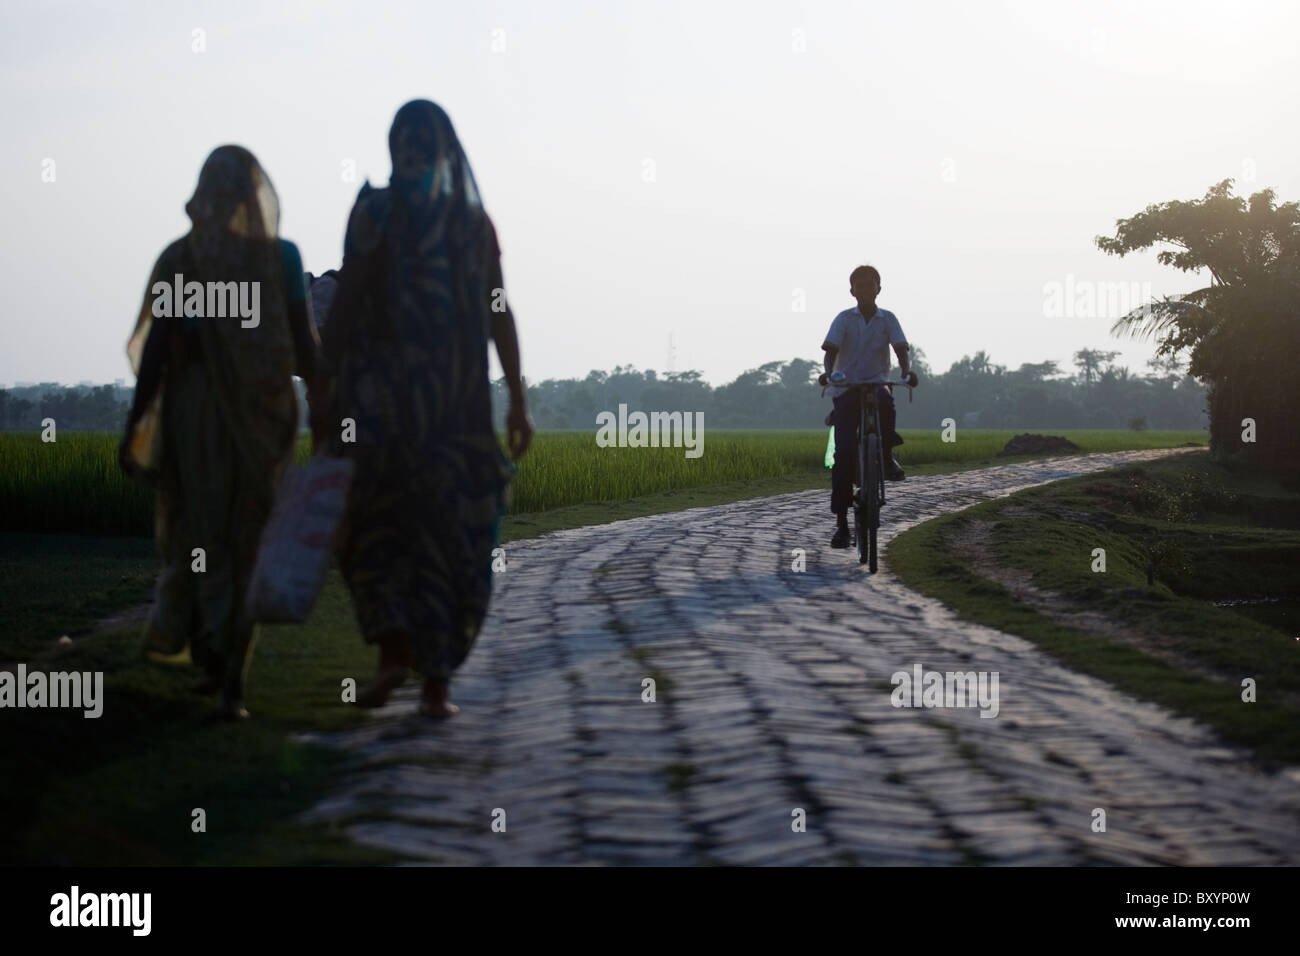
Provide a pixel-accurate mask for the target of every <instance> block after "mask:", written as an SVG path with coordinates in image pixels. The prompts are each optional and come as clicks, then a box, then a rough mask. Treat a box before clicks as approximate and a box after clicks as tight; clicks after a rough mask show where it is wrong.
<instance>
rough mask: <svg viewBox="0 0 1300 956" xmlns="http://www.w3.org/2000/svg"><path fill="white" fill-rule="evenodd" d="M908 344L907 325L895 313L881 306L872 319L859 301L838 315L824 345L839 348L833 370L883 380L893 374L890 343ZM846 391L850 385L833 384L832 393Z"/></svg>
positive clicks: (852, 377) (862, 378)
mask: <svg viewBox="0 0 1300 956" xmlns="http://www.w3.org/2000/svg"><path fill="white" fill-rule="evenodd" d="M906 344H907V339H906V337H904V335H903V328H902V326H900V325H899V324H898V317H897V316H895V315H894V313H892V312H890V311H889V310H888V309H881V308H877V309H876V313H875V315H873V316H872V317H871V320H870V321H869V322H868V321H864V320H863V318H862V313H861V311H859V309H858V307H857V306H856V305H855V306H854V307H853V308H851V309H845V310H844V311H843V312H841V313H840V314H839V315H837V316H835V320H834V321H833V322H831V327H830V331H828V332H827V333H826V341H825V342H824V343H823V347H824V346H826V345H830V346H834V347H835V348H837V349H839V351H838V352H837V353H836V354H835V367H834V368H832V369H831V371H832V372H843V373H844V374H845V375H847V376H848V377H849V380H850V381H856V382H864V381H865V382H869V381H873V380H878V381H882V382H883V381H885V380H887V379H888V378H889V347H890V346H891V345H906ZM846 391H848V389H846V388H833V389H831V396H832V397H833V398H839V397H840V396H841V395H842V394H844V393H845V392H846Z"/></svg>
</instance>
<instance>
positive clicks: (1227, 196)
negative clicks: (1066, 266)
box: [1096, 179, 1300, 471]
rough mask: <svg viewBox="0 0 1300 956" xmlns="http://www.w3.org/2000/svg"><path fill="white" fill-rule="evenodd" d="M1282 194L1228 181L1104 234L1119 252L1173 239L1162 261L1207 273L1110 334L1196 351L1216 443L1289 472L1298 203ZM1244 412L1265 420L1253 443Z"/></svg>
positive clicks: (1299, 269)
mask: <svg viewBox="0 0 1300 956" xmlns="http://www.w3.org/2000/svg"><path fill="white" fill-rule="evenodd" d="M1274 200H1275V197H1274V193H1273V190H1271V189H1264V190H1261V191H1260V192H1257V193H1255V194H1254V195H1252V196H1251V197H1250V199H1249V201H1247V200H1245V199H1243V198H1241V197H1239V196H1233V195H1232V180H1231V179H1225V180H1223V181H1222V182H1220V183H1218V184H1216V185H1214V186H1212V187H1211V188H1210V189H1209V190H1208V191H1207V192H1206V194H1205V196H1204V198H1202V199H1200V200H1193V201H1190V202H1182V201H1174V202H1165V203H1160V204H1158V205H1152V206H1147V208H1146V209H1145V210H1143V211H1142V212H1140V213H1138V214H1137V215H1136V216H1133V217H1132V218H1129V219H1120V220H1118V222H1117V223H1116V233H1115V235H1114V236H1113V237H1109V238H1108V237H1104V236H1099V237H1097V239H1096V242H1097V246H1098V247H1099V248H1100V249H1101V250H1102V251H1104V252H1106V253H1109V254H1111V255H1117V256H1124V255H1127V254H1129V253H1130V252H1135V251H1138V250H1145V249H1149V248H1151V247H1152V246H1154V245H1156V244H1165V245H1168V246H1171V247H1172V248H1167V249H1162V250H1161V251H1160V253H1159V254H1158V255H1157V257H1156V258H1157V261H1158V262H1160V263H1161V264H1162V265H1171V266H1173V267H1175V268H1177V269H1180V270H1182V271H1184V272H1194V271H1200V270H1205V271H1207V272H1208V273H1209V275H1210V284H1209V285H1207V286H1203V287H1201V288H1199V289H1195V290H1193V291H1191V292H1186V293H1183V294H1182V295H1179V296H1171V297H1166V298H1165V299H1163V300H1162V301H1159V302H1154V303H1150V304H1148V305H1147V306H1144V307H1143V308H1141V309H1138V310H1135V311H1134V312H1131V313H1129V314H1128V315H1126V316H1124V317H1123V318H1122V319H1120V320H1119V321H1118V322H1116V323H1115V325H1114V327H1113V328H1112V332H1115V333H1117V334H1118V333H1123V332H1127V333H1128V334H1130V335H1133V336H1135V337H1139V338H1151V339H1155V340H1156V341H1158V342H1159V348H1158V350H1157V355H1160V356H1166V355H1177V354H1178V353H1180V352H1182V351H1184V350H1186V351H1187V352H1188V354H1189V356H1190V359H1191V362H1190V367H1189V371H1190V373H1191V374H1192V375H1194V376H1196V377H1197V378H1198V379H1200V380H1201V381H1203V382H1206V383H1207V384H1208V385H1209V400H1210V448H1211V451H1213V452H1214V453H1215V454H1218V455H1223V454H1227V453H1247V454H1250V455H1251V456H1252V457H1256V458H1258V459H1259V460H1260V462H1261V463H1262V464H1263V465H1265V467H1269V468H1273V469H1275V470H1279V471H1290V470H1300V430H1297V429H1296V428H1295V427H1294V424H1293V422H1292V416H1293V411H1292V410H1293V409H1294V408H1295V407H1296V403H1297V400H1300V384H1298V383H1300V379H1297V377H1296V376H1295V375H1294V374H1293V373H1292V371H1291V370H1290V369H1289V368H1288V364H1289V362H1290V359H1291V356H1293V355H1295V354H1296V352H1297V350H1298V349H1300V204H1297V203H1294V202H1290V203H1284V204H1282V205H1277V204H1276V203H1275V201H1274ZM1245 418H1251V419H1254V420H1255V421H1256V423H1257V431H1256V443H1255V444H1254V445H1251V446H1249V447H1248V446H1247V445H1246V444H1245V443H1244V442H1243V441H1242V437H1241V436H1242V420H1243V419H1245Z"/></svg>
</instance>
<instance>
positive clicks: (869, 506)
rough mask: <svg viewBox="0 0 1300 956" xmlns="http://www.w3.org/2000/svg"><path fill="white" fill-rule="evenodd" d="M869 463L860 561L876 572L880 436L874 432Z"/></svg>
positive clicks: (868, 442) (864, 485)
mask: <svg viewBox="0 0 1300 956" xmlns="http://www.w3.org/2000/svg"><path fill="white" fill-rule="evenodd" d="M865 444H866V446H867V463H866V469H865V470H864V472H863V475H864V478H863V482H862V493H861V496H860V497H861V499H862V509H861V510H862V514H863V518H862V522H861V523H863V524H865V525H866V528H864V529H863V530H864V531H865V532H866V534H865V537H866V547H865V548H864V547H863V545H862V543H861V542H859V543H858V563H859V564H861V563H863V562H866V564H867V567H868V570H870V571H871V573H872V574H875V573H876V530H877V529H878V528H879V527H880V477H881V475H880V436H879V435H877V434H876V433H875V432H872V433H871V434H870V435H868V436H867V440H866V442H865Z"/></svg>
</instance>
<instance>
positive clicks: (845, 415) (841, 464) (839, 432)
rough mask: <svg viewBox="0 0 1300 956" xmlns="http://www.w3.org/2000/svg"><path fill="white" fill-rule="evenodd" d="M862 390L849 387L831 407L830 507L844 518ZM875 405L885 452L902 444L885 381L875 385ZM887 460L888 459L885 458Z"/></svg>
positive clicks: (850, 488) (849, 495)
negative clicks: (885, 437)
mask: <svg viewBox="0 0 1300 956" xmlns="http://www.w3.org/2000/svg"><path fill="white" fill-rule="evenodd" d="M861 395H862V393H861V392H860V391H859V390H858V389H856V388H853V389H849V390H848V391H847V392H845V393H844V394H843V395H840V396H839V397H838V398H836V399H835V406H834V409H833V410H832V411H831V424H832V425H834V426H835V467H834V468H832V469H831V511H833V512H835V515H836V517H839V518H844V517H846V516H847V514H848V510H849V505H851V504H852V503H853V477H854V475H853V473H854V472H855V471H857V457H858V420H859V419H860V418H861V417H862V408H861V405H862V400H861ZM876 407H877V408H878V409H879V410H880V431H881V433H882V434H883V435H888V436H889V439H888V441H887V442H886V443H885V455H886V456H888V455H889V454H890V449H892V448H893V447H895V446H896V445H901V444H903V439H902V437H901V436H900V435H899V434H898V432H897V431H895V430H894V423H895V422H896V421H897V418H898V415H897V412H896V411H895V409H894V393H893V392H891V391H890V390H889V386H887V385H879V386H877V387H876ZM886 460H888V459H886Z"/></svg>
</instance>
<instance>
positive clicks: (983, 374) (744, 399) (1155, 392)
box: [493, 349, 1207, 430]
mask: <svg viewBox="0 0 1300 956" xmlns="http://www.w3.org/2000/svg"><path fill="white" fill-rule="evenodd" d="M1117 354H1118V353H1115V352H1098V351H1092V350H1086V349H1085V350H1082V351H1080V352H1077V353H1075V356H1074V365H1075V367H1076V371H1073V372H1067V371H1064V370H1062V369H1061V368H1060V367H1059V366H1058V364H1057V363H1056V362H1039V363H1035V364H1025V365H1021V366H1020V368H1018V369H1015V370H1014V371H1011V370H1008V369H1007V368H1006V367H1004V366H1001V365H995V364H994V363H993V362H992V361H991V360H990V359H989V357H988V356H987V355H986V354H985V353H984V352H982V351H981V352H977V353H976V354H975V355H974V356H966V357H964V358H962V359H961V360H960V361H958V362H954V363H953V364H952V366H951V367H950V368H949V369H948V371H946V372H943V373H939V374H935V373H934V372H933V371H932V370H931V369H930V368H929V366H928V365H927V364H926V361H925V356H924V354H923V353H921V352H920V350H918V349H914V350H913V355H914V358H913V366H914V367H915V368H916V369H917V372H918V374H919V375H920V376H921V385H920V387H919V388H917V389H915V390H914V391H913V393H912V401H911V403H910V404H909V403H908V400H907V391H906V389H898V390H896V395H895V402H896V404H897V407H898V427H899V428H938V427H939V423H940V422H941V421H942V420H943V419H945V418H951V419H953V420H954V421H955V422H956V423H957V424H958V425H962V426H964V427H967V428H1036V429H1041V428H1159V429H1194V428H1203V427H1205V425H1206V422H1207V418H1206V412H1205V387H1204V386H1203V385H1201V384H1200V383H1199V382H1197V381H1196V380H1195V379H1193V378H1190V377H1188V376H1187V375H1186V374H1185V373H1184V371H1183V370H1182V369H1181V368H1180V367H1179V365H1178V364H1177V363H1176V362H1172V361H1168V360H1162V361H1157V362H1153V363H1149V364H1148V367H1147V374H1145V375H1135V374H1133V373H1132V372H1131V371H1130V370H1129V369H1128V368H1126V367H1123V366H1116V365H1114V364H1113V361H1114V358H1115V356H1116V355H1117ZM821 371H822V363H820V362H814V361H811V360H809V359H792V360H789V361H784V362H781V361H777V362H768V363H767V364H766V365H762V366H760V367H758V368H756V369H751V370H750V371H748V372H745V373H743V374H741V375H740V376H738V377H737V378H736V380H735V381H733V382H730V383H728V384H726V385H720V386H717V387H716V388H715V387H713V386H710V385H709V384H708V383H707V382H705V381H703V380H702V379H701V377H700V373H699V372H675V373H674V372H669V373H657V372H654V371H638V370H637V369H635V368H633V367H630V366H619V367H617V368H615V369H614V371H613V372H603V371H592V372H590V373H588V375H587V377H586V378H583V379H548V380H547V381H544V382H540V383H538V384H536V385H529V386H528V406H529V412H530V413H531V415H532V417H533V422H534V424H535V425H536V426H537V427H538V428H583V429H588V428H589V429H592V430H594V429H595V428H596V415H597V414H598V413H600V412H602V411H612V412H617V411H618V406H619V405H620V404H626V405H627V406H628V410H629V411H634V410H640V411H646V412H649V411H691V412H696V411H699V412H703V413H704V421H705V426H706V427H710V428H814V427H817V426H819V425H821V424H822V420H823V419H824V418H825V416H826V413H827V412H828V411H830V404H831V400H830V398H829V397H826V398H823V397H821V389H820V388H818V387H817V385H816V384H815V382H816V378H817V376H818V375H819V374H820V373H821ZM897 373H898V369H897V367H896V366H895V368H894V369H893V372H892V373H891V375H892V377H894V378H897ZM493 389H494V397H493V408H494V409H495V411H496V416H497V424H498V427H501V426H502V425H503V422H504V418H505V410H506V407H507V400H506V391H505V384H504V381H497V382H495V383H493Z"/></svg>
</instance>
